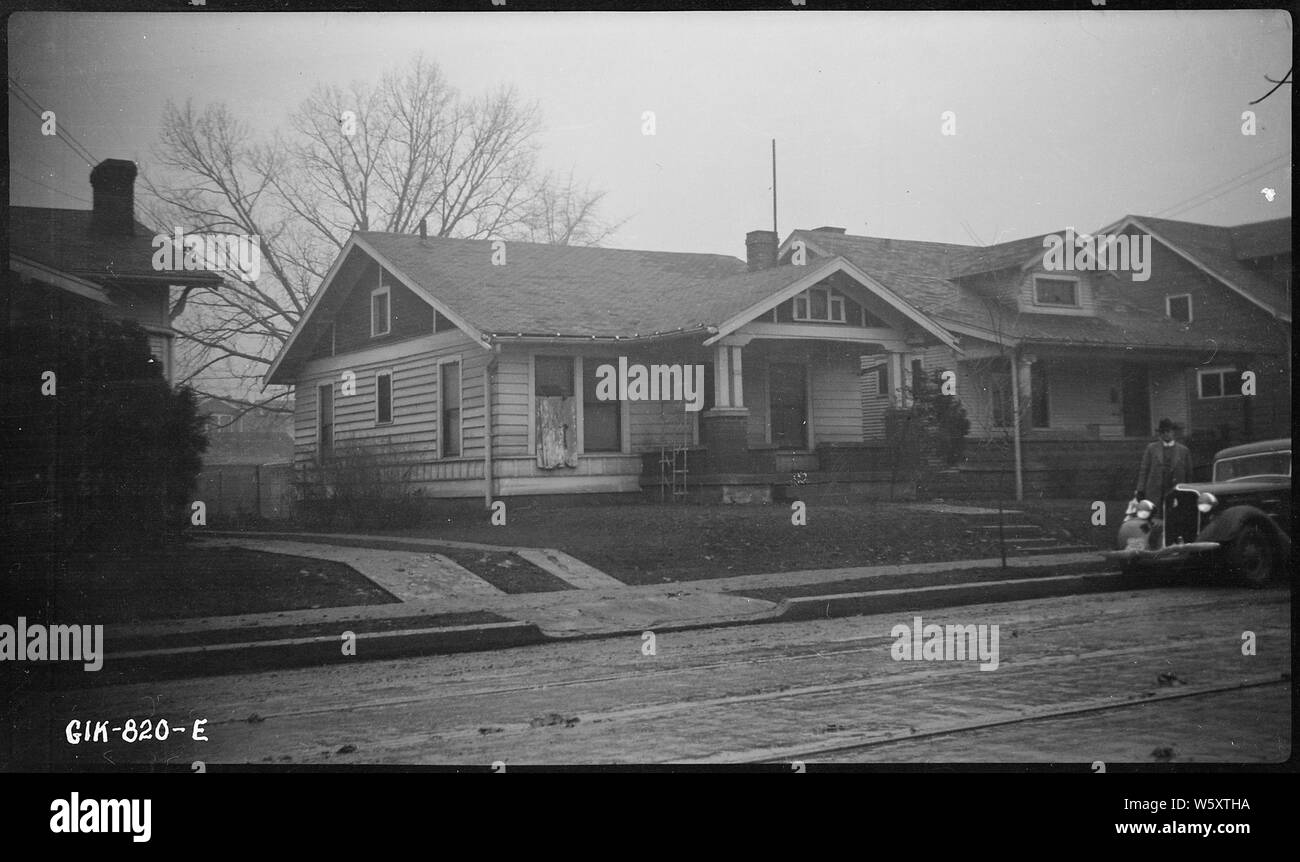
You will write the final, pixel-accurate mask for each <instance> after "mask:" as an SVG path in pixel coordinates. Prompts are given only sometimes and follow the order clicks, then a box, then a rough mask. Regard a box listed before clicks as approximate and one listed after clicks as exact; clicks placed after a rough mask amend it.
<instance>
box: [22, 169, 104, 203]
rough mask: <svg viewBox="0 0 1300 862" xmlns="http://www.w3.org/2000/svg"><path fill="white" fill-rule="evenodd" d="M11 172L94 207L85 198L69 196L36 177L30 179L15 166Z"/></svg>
mask: <svg viewBox="0 0 1300 862" xmlns="http://www.w3.org/2000/svg"><path fill="white" fill-rule="evenodd" d="M9 170H10V171H12V172H13V173H15V174H17V175H18V176H20V177H22V178H23V179H25V180H27V181H28V182H33V183H36V185H38V186H44V187H45V188H47V189H49V190H50V191H52V192H55V193H56V194H61V195H63V196H64V197H65V198H72V199H73V200H74V201H81V202H82V203H83V204H90V205H91V206H94V202H93V201H88V200H86V199H85V198H79V197H77V196H76V195H74V194H69V193H68V192H65V191H63V190H62V189H57V188H55V187H54V186H52V185H50V184H49V183H43V182H41V181H40V180H38V179H36V178H35V177H29V176H28V175H27V174H25V173H23V172H22V171H20V170H18V169H17V168H15V167H14V166H13V165H10V166H9Z"/></svg>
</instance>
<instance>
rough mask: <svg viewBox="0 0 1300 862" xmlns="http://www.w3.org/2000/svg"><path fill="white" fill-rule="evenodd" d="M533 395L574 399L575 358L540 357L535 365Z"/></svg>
mask: <svg viewBox="0 0 1300 862" xmlns="http://www.w3.org/2000/svg"><path fill="white" fill-rule="evenodd" d="M534 367H535V375H536V379H535V381H534V388H533V393H534V394H535V395H536V396H537V397H538V398H546V397H551V396H559V397H561V398H572V397H573V357H572V356H538V357H537V358H536V361H535V363H534Z"/></svg>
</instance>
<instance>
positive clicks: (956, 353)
mask: <svg viewBox="0 0 1300 862" xmlns="http://www.w3.org/2000/svg"><path fill="white" fill-rule="evenodd" d="M1114 230H1115V233H1116V235H1119V234H1124V235H1126V236H1132V237H1134V239H1133V242H1134V243H1135V244H1136V245H1135V248H1138V249H1140V248H1141V242H1142V240H1141V237H1142V236H1143V235H1149V236H1150V239H1148V240H1145V242H1146V243H1148V244H1149V247H1150V248H1149V250H1148V251H1147V252H1146V255H1145V257H1144V258H1142V261H1143V263H1144V265H1145V264H1149V267H1148V268H1147V270H1146V271H1145V272H1144V273H1139V272H1133V271H1114V270H1112V271H1086V270H1085V271H1069V272H1059V271H1056V270H1055V269H1053V268H1052V265H1051V262H1049V261H1047V259H1046V258H1045V247H1048V246H1050V245H1051V244H1052V243H1053V242H1057V243H1062V242H1064V241H1065V240H1066V239H1067V238H1069V237H1072V236H1073V232H1072V231H1067V232H1061V234H1059V235H1047V236H1046V237H1033V238H1030V239H1026V240H1018V241H1015V242H1010V243H1003V244H1000V245H997V246H991V247H986V248H978V247H972V246H959V245H948V244H940V243H926V242H910V241H903V240H890V239H882V238H875V237H859V236H851V235H848V234H847V233H846V232H845V231H844V230H843V229H840V228H833V227H823V228H817V229H815V230H810V231H804V230H799V231H795V232H793V233H792V234H791V235H790V236H789V237H788V238H787V239H786V240H785V241H784V242H781V243H778V237H777V235H776V234H775V233H773V232H771V231H752V232H750V233H749V234H748V235H747V236H746V260H744V261H742V260H739V259H737V258H733V257H728V256H723V255H710V254H683V253H670V252H645V251H631V250H621V249H601V248H573V247H566V246H548V245H536V244H530V243H515V242H510V243H503V242H499V241H487V240H457V239H443V238H426V237H422V236H415V235H406V234H391V233H378V232H356V233H354V234H353V235H352V237H351V238H350V239H349V240H348V242H347V243H346V245H345V246H344V248H343V249H342V251H341V252H340V254H339V256H338V258H337V259H336V260H335V262H334V265H333V267H332V268H331V269H330V271H329V272H328V273H327V274H326V277H325V279H324V280H323V282H322V285H321V288H320V289H319V290H318V291H317V293H316V294H315V296H314V297H313V299H312V302H311V304H310V305H309V307H308V309H307V311H306V313H305V314H304V315H303V318H302V320H301V321H300V323H299V325H298V326H297V328H296V329H295V331H294V332H293V334H292V336H291V338H290V339H289V341H288V342H287V344H286V345H285V347H284V349H283V350H282V351H281V352H280V354H279V355H278V356H277V357H276V359H275V361H274V363H273V364H272V366H271V368H270V370H269V372H268V374H267V377H266V382H267V383H268V384H289V385H293V386H294V387H295V404H296V405H297V407H296V413H295V424H294V439H295V462H296V464H297V466H298V468H299V470H300V471H301V473H302V475H303V476H304V481H306V482H308V483H311V482H327V481H328V479H327V475H328V469H327V468H328V465H329V464H330V463H331V460H332V459H334V458H335V457H336V456H337V454H338V452H340V451H342V450H344V449H349V450H351V449H353V448H356V447H362V448H364V449H366V450H367V451H372V452H374V451H382V452H384V453H386V457H388V458H390V459H392V460H393V461H394V462H395V463H401V464H403V465H404V469H403V473H402V475H403V477H404V479H405V481H406V482H408V483H410V484H412V485H414V486H417V487H419V488H420V489H421V490H422V491H424V492H425V493H427V494H429V495H432V496H442V497H472V496H480V495H481V496H482V497H484V498H485V499H494V498H497V497H502V496H512V495H524V494H550V493H599V492H618V493H629V492H638V491H641V490H642V489H645V488H655V487H658V486H661V485H663V484H665V483H667V484H669V485H671V487H672V489H673V490H674V491H675V490H678V488H679V485H678V483H679V480H680V479H681V476H680V475H679V474H681V473H683V472H684V473H685V474H686V475H687V476H689V483H690V484H691V485H692V486H694V487H695V488H696V489H697V490H701V489H702V490H704V491H706V492H707V494H708V495H710V496H714V497H715V498H719V499H724V500H736V501H742V500H770V499H772V498H773V496H774V493H776V492H777V489H778V488H779V487H780V486H782V485H784V484H786V483H787V482H788V480H789V477H790V474H791V471H796V472H808V473H810V474H813V475H814V476H817V475H822V476H825V475H826V474H831V475H832V477H833V478H834V477H838V478H840V479H843V480H844V481H845V482H846V483H848V484H850V485H853V484H855V483H856V484H857V485H860V486H861V488H863V489H870V488H871V487H872V483H873V482H874V481H875V480H878V479H879V478H880V475H881V474H882V473H888V472H889V469H890V466H891V465H890V458H891V451H892V450H891V449H890V447H889V445H887V441H888V440H889V439H890V429H891V426H895V425H896V423H897V418H898V417H899V416H900V415H905V414H906V412H907V410H908V408H909V406H910V399H911V392H912V383H913V381H914V379H915V377H916V375H918V374H923V373H924V374H929V373H931V372H935V371H939V372H942V371H951V372H953V373H952V375H951V379H952V380H953V382H954V384H955V386H956V395H957V397H958V398H959V399H960V400H961V401H962V403H963V405H964V406H966V408H967V410H968V412H969V414H970V416H971V419H972V433H971V437H972V438H974V440H975V441H976V442H977V443H980V442H987V443H989V444H990V445H988V446H984V447H981V446H978V445H977V446H974V447H968V448H970V453H969V457H968V463H964V464H962V465H960V467H959V469H958V470H957V471H956V472H954V473H952V474H949V475H946V476H945V477H944V482H945V483H946V484H945V487H946V488H948V487H950V488H952V489H953V490H954V491H955V492H956V495H960V493H961V490H962V488H964V487H967V486H969V488H970V489H971V491H972V492H973V493H979V492H981V491H983V492H986V493H1001V492H1002V491H1003V490H1004V489H1005V488H1006V487H1009V483H1010V482H1011V480H1012V477H1013V476H1014V477H1015V480H1016V482H1017V484H1020V485H1023V486H1024V489H1025V490H1026V491H1027V492H1028V493H1049V494H1053V495H1065V494H1066V493H1070V494H1074V493H1078V494H1083V493H1088V494H1092V493H1101V490H1100V489H1098V488H1096V487H1095V486H1096V485H1097V484H1098V482H1099V481H1101V480H1099V479H1097V477H1096V476H1093V475H1092V474H1091V472H1090V471H1089V470H1088V469H1086V468H1085V469H1081V468H1080V464H1081V463H1082V464H1087V465H1093V464H1102V463H1103V462H1104V463H1106V464H1110V465H1111V467H1108V468H1107V469H1104V470H1100V471H1098V474H1099V475H1102V476H1104V484H1107V485H1108V486H1109V485H1114V484H1118V485H1122V484H1123V482H1124V481H1126V479H1125V478H1124V477H1123V476H1122V474H1121V467H1122V470H1123V472H1132V471H1133V470H1134V469H1135V468H1136V463H1137V461H1136V456H1135V455H1134V454H1133V453H1134V452H1139V453H1140V449H1141V446H1142V444H1143V443H1144V442H1146V441H1147V440H1148V439H1149V438H1150V435H1151V430H1152V427H1153V424H1154V422H1155V421H1156V420H1158V418H1160V417H1163V416H1170V417H1171V418H1174V419H1175V420H1177V421H1179V422H1181V423H1182V424H1183V425H1184V427H1185V429H1186V430H1187V431H1188V432H1190V433H1191V434H1193V435H1195V434H1202V435H1205V434H1212V435H1216V439H1240V438H1241V437H1243V436H1252V435H1254V436H1266V435H1267V434H1269V433H1272V429H1273V428H1274V427H1277V426H1279V425H1280V424H1285V425H1288V426H1289V416H1290V412H1289V389H1290V386H1289V380H1290V377H1289V375H1290V368H1289V337H1290V336H1289V327H1290V305H1289V290H1290V282H1289V279H1290V222H1289V219H1287V220H1282V221H1281V222H1265V223H1262V224H1260V225H1245V226H1241V227H1239V228H1231V229H1229V228H1215V227H1209V226H1204V225H1191V224H1189V223H1182V222H1169V221H1165V220H1157V219H1148V218H1145V217H1143V218H1138V217H1129V218H1126V219H1124V220H1122V221H1121V222H1120V223H1117V225H1116V226H1115V229H1114ZM1053 236H1055V237H1057V239H1056V240H1053V239H1051V237H1053ZM1135 262H1136V260H1134V261H1129V263H1135ZM1013 369H1014V374H1013ZM1247 370H1248V371H1252V372H1255V374H1256V375H1257V378H1258V379H1257V381H1256V387H1257V389H1256V394H1254V395H1249V396H1243V395H1240V394H1239V393H1238V390H1237V389H1236V388H1234V387H1237V386H1238V385H1239V384H1238V381H1239V380H1240V379H1241V378H1240V374H1239V372H1240V371H1247ZM693 373H694V374H699V377H700V378H701V382H702V386H703V389H704V392H703V393H702V395H701V396H700V397H699V398H697V399H696V403H692V401H691V400H690V398H689V397H688V395H689V392H688V391H687V390H688V386H686V385H685V384H687V383H688V381H690V380H691V379H693ZM1216 375H1217V376H1216ZM1234 375H1235V376H1234ZM656 384H657V385H656ZM656 390H657V391H656ZM697 407H702V408H703V409H695V408H697ZM1017 408H1018V409H1017ZM1003 443H1005V444H1006V445H1002V444H1003ZM1107 459H1109V460H1107ZM1129 461H1131V462H1132V464H1131V465H1128V466H1124V465H1127V464H1128V462H1129ZM1067 474H1068V475H1067ZM312 477H315V478H312ZM1115 492H1116V489H1114V488H1108V489H1107V493H1115Z"/></svg>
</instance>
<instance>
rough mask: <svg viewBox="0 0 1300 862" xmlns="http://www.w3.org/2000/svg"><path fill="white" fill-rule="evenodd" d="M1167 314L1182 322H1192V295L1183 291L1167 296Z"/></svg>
mask: <svg viewBox="0 0 1300 862" xmlns="http://www.w3.org/2000/svg"><path fill="white" fill-rule="evenodd" d="M1165 314H1167V315H1168V316H1169V317H1172V318H1173V319H1174V320H1177V321H1179V322H1180V323H1191V322H1192V295H1191V294H1190V293H1182V294H1179V295H1177V296H1166V297H1165Z"/></svg>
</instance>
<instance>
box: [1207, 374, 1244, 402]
mask: <svg viewBox="0 0 1300 862" xmlns="http://www.w3.org/2000/svg"><path fill="white" fill-rule="evenodd" d="M1196 383H1197V389H1198V391H1199V394H1200V397H1201V398H1232V397H1233V396H1236V395H1240V394H1241V375H1239V374H1238V373H1237V372H1236V371H1234V370H1233V369H1231V368H1209V369H1206V370H1205V371H1198V372H1197V373H1196Z"/></svg>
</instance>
